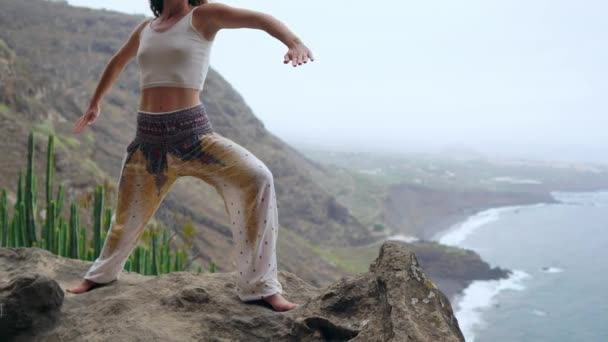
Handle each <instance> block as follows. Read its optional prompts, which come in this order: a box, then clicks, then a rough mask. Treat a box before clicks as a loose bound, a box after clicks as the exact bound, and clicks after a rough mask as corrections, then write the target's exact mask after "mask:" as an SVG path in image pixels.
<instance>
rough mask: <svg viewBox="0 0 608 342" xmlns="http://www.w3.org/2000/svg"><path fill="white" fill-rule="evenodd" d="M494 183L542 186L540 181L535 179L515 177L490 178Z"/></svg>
mask: <svg viewBox="0 0 608 342" xmlns="http://www.w3.org/2000/svg"><path fill="white" fill-rule="evenodd" d="M492 180H494V181H495V182H503V183H511V184H542V182H541V181H539V180H536V179H525V178H516V177H509V176H505V177H494V178H492Z"/></svg>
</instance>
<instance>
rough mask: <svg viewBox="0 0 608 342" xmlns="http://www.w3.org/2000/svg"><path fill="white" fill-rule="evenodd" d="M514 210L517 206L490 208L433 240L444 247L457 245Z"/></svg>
mask: <svg viewBox="0 0 608 342" xmlns="http://www.w3.org/2000/svg"><path fill="white" fill-rule="evenodd" d="M515 208H519V206H514V207H500V208H492V209H488V210H484V211H481V212H479V213H477V214H475V215H473V216H469V218H467V219H466V220H465V221H464V222H461V223H459V224H456V225H454V226H452V228H450V229H448V230H447V232H445V233H440V234H438V235H436V236H435V237H434V238H433V239H434V240H438V241H439V243H441V244H444V245H458V244H460V243H462V242H463V241H464V240H465V239H466V238H467V236H469V235H471V234H472V233H473V232H474V231H476V230H477V229H479V228H480V227H483V226H485V225H486V224H488V223H490V222H494V221H497V220H498V219H499V218H500V215H501V214H502V213H504V212H506V211H509V210H514V209H515Z"/></svg>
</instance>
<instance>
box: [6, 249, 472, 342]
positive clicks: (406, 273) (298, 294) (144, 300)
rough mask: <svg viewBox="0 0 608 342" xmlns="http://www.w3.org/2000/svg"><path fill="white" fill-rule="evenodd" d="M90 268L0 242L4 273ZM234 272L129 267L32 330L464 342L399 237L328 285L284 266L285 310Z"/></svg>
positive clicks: (69, 272)
mask: <svg viewBox="0 0 608 342" xmlns="http://www.w3.org/2000/svg"><path fill="white" fill-rule="evenodd" d="M90 264H91V263H90V262H84V261H80V260H72V259H67V258H62V257H58V256H56V255H53V254H51V253H49V252H47V251H45V250H41V249H38V248H0V275H5V274H6V275H9V276H11V275H15V273H16V272H23V271H24V270H28V271H29V270H31V271H36V272H40V273H44V274H49V275H53V276H54V277H55V278H56V279H58V282H59V284H60V285H61V286H62V287H68V286H72V285H74V284H76V283H78V281H79V280H80V279H79V277H80V276H81V275H82V274H84V272H85V271H86V270H87V269H88V267H90ZM39 277H42V276H39ZM236 277H237V274H236V272H231V273H213V274H211V273H202V274H195V273H189V272H175V273H171V274H164V275H161V276H142V275H139V274H135V273H128V272H123V273H121V275H120V278H119V281H117V282H114V283H112V284H110V285H107V286H103V287H99V288H96V289H94V290H92V291H90V292H87V293H84V294H81V295H73V294H71V293H67V295H66V298H65V303H64V304H63V306H62V308H61V311H62V315H61V319H60V320H59V321H58V322H57V324H56V325H55V326H54V327H53V329H50V330H49V329H47V330H37V328H35V327H32V328H30V330H29V331H28V333H29V334H30V335H35V336H36V337H37V338H39V339H41V340H45V341H108V340H117V341H146V342H148V341H269V340H273V341H399V342H401V341H432V342H435V341H464V338H463V336H462V333H461V332H460V329H459V327H458V321H457V320H456V318H455V317H454V314H453V312H452V308H451V306H450V302H449V300H448V299H447V298H446V297H445V295H444V294H443V293H442V292H441V291H439V290H438V289H437V288H436V287H435V286H434V285H433V282H431V281H430V280H429V279H427V277H426V275H425V274H424V272H423V270H422V269H421V267H420V266H419V264H418V261H417V259H416V256H415V255H414V253H413V252H412V251H411V250H410V249H408V248H407V247H405V246H403V245H401V244H399V243H395V242H386V243H384V244H383V245H382V247H381V249H380V254H379V256H378V258H377V259H376V260H375V261H374V262H373V263H372V264H371V265H370V267H369V272H366V273H362V274H358V275H355V276H350V277H344V278H342V279H340V280H339V281H338V282H335V283H334V284H332V285H330V286H328V287H325V288H316V287H314V286H311V285H309V284H307V283H305V282H304V281H302V280H301V279H299V278H298V277H297V276H295V275H294V274H292V273H289V272H285V271H281V272H279V280H280V282H281V284H282V285H283V289H284V296H285V298H287V299H289V300H291V301H293V302H295V303H299V304H301V305H300V307H298V308H296V309H293V310H291V311H288V312H275V311H273V310H272V308H271V307H270V306H269V305H268V304H266V303H265V302H263V301H255V302H249V303H242V302H241V301H240V300H239V299H238V297H237V296H236V292H235V286H234V284H235V281H236ZM52 298H56V296H54V297H52ZM414 298H416V300H413V299H414ZM23 336H25V335H23ZM23 336H19V337H18V339H17V341H21V340H23V341H26V340H27V339H26V338H25V337H23Z"/></svg>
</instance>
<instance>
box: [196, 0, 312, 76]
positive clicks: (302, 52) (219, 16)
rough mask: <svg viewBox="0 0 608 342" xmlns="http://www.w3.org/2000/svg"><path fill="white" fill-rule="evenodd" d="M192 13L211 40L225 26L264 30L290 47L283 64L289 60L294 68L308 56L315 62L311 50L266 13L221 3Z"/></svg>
mask: <svg viewBox="0 0 608 342" xmlns="http://www.w3.org/2000/svg"><path fill="white" fill-rule="evenodd" d="M193 15H194V16H196V19H195V21H197V22H200V23H202V24H201V27H200V28H199V27H197V29H200V30H201V31H203V32H204V33H205V36H207V37H211V39H213V37H215V35H216V33H217V32H218V31H219V30H221V29H225V28H252V29H259V30H264V31H266V32H268V34H270V35H271V36H273V37H275V38H276V39H278V40H280V41H281V42H283V44H285V45H286V46H287V47H288V48H289V50H288V51H287V53H286V54H285V56H284V60H283V63H285V64H287V63H289V62H291V63H292V64H293V66H294V67H295V66H298V65H302V64H303V63H306V62H307V61H308V60H309V59H310V60H311V61H314V57H313V55H312V52H311V51H310V49H308V47H306V46H305V45H304V44H303V43H302V41H301V40H300V39H299V38H298V37H297V36H296V35H295V34H294V33H293V32H291V31H290V30H289V28H287V26H285V24H283V23H282V22H281V21H279V20H278V19H276V18H275V17H273V16H271V15H269V14H266V13H262V12H257V11H252V10H248V9H243V8H236V7H231V6H228V5H225V4H221V3H209V4H205V5H203V6H199V8H197V9H196V10H195V11H194V13H193Z"/></svg>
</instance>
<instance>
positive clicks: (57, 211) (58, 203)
mask: <svg viewBox="0 0 608 342" xmlns="http://www.w3.org/2000/svg"><path fill="white" fill-rule="evenodd" d="M63 192H64V185H63V183H62V184H59V188H58V189H57V200H56V201H55V206H56V208H55V216H56V217H57V216H60V215H61V210H62V209H63Z"/></svg>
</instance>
